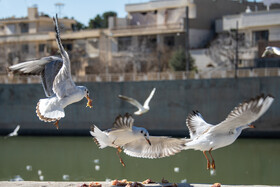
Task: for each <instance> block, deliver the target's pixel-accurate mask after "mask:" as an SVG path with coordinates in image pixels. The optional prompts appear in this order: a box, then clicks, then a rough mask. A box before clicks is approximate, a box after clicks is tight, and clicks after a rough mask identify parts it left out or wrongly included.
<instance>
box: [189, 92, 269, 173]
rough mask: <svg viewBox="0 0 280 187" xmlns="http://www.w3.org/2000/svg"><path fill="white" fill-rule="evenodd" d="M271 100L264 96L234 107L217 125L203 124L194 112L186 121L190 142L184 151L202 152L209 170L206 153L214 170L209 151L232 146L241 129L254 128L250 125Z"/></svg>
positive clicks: (261, 113)
mask: <svg viewBox="0 0 280 187" xmlns="http://www.w3.org/2000/svg"><path fill="white" fill-rule="evenodd" d="M273 100H274V97H273V96H270V95H268V96H266V97H264V95H261V96H258V97H256V98H253V99H251V100H250V101H247V102H243V103H241V104H240V105H239V106H238V107H235V108H234V109H233V110H232V111H231V112H230V113H229V115H228V116H227V118H226V119H225V120H224V121H222V122H221V123H219V124H217V125H211V124H209V123H207V122H205V121H204V119H203V118H202V115H201V114H200V113H199V112H198V111H194V112H193V114H190V115H188V117H187V119H186V125H187V127H188V129H189V133H190V140H191V141H188V142H187V143H186V144H185V148H184V149H195V150H200V151H202V152H203V154H204V156H205V158H206V160H207V169H209V168H210V160H209V159H208V157H207V155H206V152H207V151H208V152H209V154H210V156H211V159H212V162H211V168H212V169H213V170H215V161H214V158H213V156H212V154H211V151H212V150H215V149H218V148H221V147H225V146H228V145H230V144H232V143H233V142H234V141H235V140H236V139H237V137H238V136H239V135H240V133H241V132H242V130H243V129H246V128H254V126H253V125H252V124H251V123H252V122H254V121H256V120H257V119H258V118H259V117H261V116H262V115H263V114H264V113H265V112H266V111H267V110H268V108H269V107H270V105H271V104H272V102H273Z"/></svg>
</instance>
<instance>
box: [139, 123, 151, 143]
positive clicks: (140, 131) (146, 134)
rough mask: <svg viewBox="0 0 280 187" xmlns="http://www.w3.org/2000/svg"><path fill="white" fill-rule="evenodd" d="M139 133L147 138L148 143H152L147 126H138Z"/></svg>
mask: <svg viewBox="0 0 280 187" xmlns="http://www.w3.org/2000/svg"><path fill="white" fill-rule="evenodd" d="M137 134H139V135H140V136H143V137H144V138H145V140H146V141H147V142H148V144H149V145H152V144H151V141H150V136H149V132H148V131H147V130H146V129H145V128H142V127H138V128H137Z"/></svg>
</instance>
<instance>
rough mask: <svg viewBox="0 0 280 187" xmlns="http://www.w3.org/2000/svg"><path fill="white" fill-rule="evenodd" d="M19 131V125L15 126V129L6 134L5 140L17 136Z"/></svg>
mask: <svg viewBox="0 0 280 187" xmlns="http://www.w3.org/2000/svg"><path fill="white" fill-rule="evenodd" d="M19 129H20V125H17V126H16V128H15V129H14V130H13V132H11V133H10V134H8V135H7V136H5V137H6V138H7V137H12V136H17V135H18V131H19Z"/></svg>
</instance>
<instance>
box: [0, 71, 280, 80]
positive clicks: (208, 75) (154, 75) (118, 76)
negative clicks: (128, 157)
mask: <svg viewBox="0 0 280 187" xmlns="http://www.w3.org/2000/svg"><path fill="white" fill-rule="evenodd" d="M234 76H235V71H234V70H219V71H208V72H199V73H195V72H185V71H182V72H149V73H112V74H87V75H85V76H73V80H74V81H75V82H123V81H154V80H187V79H220V78H234ZM275 76H280V68H256V69H239V70H237V77H238V78H243V77H275ZM40 82H41V80H40V78H39V77H38V76H37V77H36V76H23V77H22V76H17V75H10V74H9V75H0V83H1V84H22V83H40Z"/></svg>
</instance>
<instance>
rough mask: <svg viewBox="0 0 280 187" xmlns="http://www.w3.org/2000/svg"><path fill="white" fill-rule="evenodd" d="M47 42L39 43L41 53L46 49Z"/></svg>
mask: <svg viewBox="0 0 280 187" xmlns="http://www.w3.org/2000/svg"><path fill="white" fill-rule="evenodd" d="M45 46H46V45H45V44H39V53H43V52H44V51H45Z"/></svg>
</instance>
